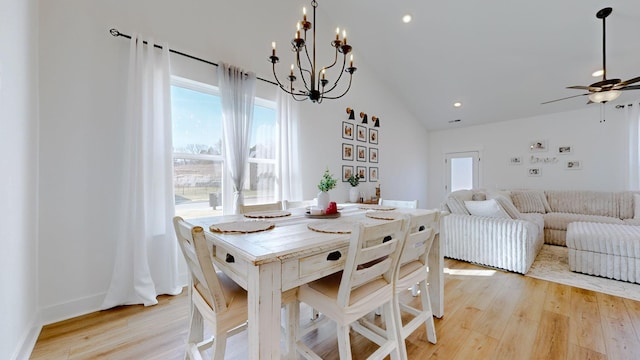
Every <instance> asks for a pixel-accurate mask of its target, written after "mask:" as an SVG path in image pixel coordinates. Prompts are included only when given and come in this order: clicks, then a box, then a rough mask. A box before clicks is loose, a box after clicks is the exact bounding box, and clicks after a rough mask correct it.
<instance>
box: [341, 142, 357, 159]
mask: <svg viewBox="0 0 640 360" xmlns="http://www.w3.org/2000/svg"><path fill="white" fill-rule="evenodd" d="M353 153H354V151H353V144H347V143H342V160H350V161H353Z"/></svg>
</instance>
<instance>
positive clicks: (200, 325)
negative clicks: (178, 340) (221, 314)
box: [188, 305, 204, 344]
mask: <svg viewBox="0 0 640 360" xmlns="http://www.w3.org/2000/svg"><path fill="white" fill-rule="evenodd" d="M188 339H189V343H193V344H199V343H200V342H201V341H202V340H204V319H203V318H202V314H200V311H198V308H196V307H195V306H193V305H192V306H191V323H190V324H189V338H188Z"/></svg>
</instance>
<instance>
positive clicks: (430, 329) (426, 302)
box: [419, 281, 437, 344]
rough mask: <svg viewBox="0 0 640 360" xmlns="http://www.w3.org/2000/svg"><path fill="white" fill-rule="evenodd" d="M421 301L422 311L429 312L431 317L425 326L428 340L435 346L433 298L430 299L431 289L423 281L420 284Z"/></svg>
mask: <svg viewBox="0 0 640 360" xmlns="http://www.w3.org/2000/svg"><path fill="white" fill-rule="evenodd" d="M419 286H420V292H421V294H420V299H421V300H422V310H424V311H427V312H428V314H429V316H428V317H427V320H426V321H425V326H426V329H427V340H429V342H430V343H432V344H435V343H436V341H437V339H436V325H435V323H434V322H433V311H432V309H431V298H430V297H429V287H428V286H427V282H426V281H421V282H420V284H419Z"/></svg>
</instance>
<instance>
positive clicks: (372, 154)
mask: <svg viewBox="0 0 640 360" xmlns="http://www.w3.org/2000/svg"><path fill="white" fill-rule="evenodd" d="M369 162H371V163H377V162H378V148H373V147H370V148H369Z"/></svg>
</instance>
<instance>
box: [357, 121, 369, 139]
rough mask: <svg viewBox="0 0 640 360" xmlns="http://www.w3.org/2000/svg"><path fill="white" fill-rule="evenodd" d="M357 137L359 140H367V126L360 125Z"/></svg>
mask: <svg viewBox="0 0 640 360" xmlns="http://www.w3.org/2000/svg"><path fill="white" fill-rule="evenodd" d="M356 139H357V140H358V141H364V142H367V128H366V127H364V126H362V125H358V131H357V135H356Z"/></svg>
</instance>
